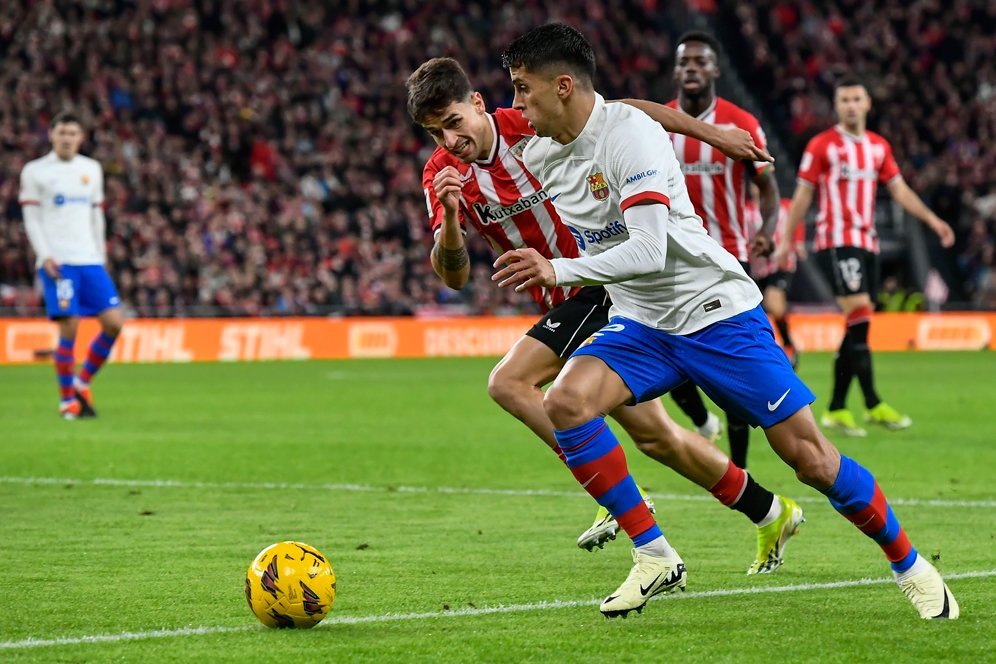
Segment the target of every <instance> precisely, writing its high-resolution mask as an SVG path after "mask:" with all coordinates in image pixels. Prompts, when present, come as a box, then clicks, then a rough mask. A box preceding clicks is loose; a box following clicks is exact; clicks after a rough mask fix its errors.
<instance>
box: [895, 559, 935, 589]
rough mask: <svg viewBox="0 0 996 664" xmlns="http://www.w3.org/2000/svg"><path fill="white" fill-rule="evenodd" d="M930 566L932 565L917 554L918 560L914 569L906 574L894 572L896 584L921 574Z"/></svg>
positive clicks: (910, 569) (914, 564) (915, 561)
mask: <svg viewBox="0 0 996 664" xmlns="http://www.w3.org/2000/svg"><path fill="white" fill-rule="evenodd" d="M928 565H930V563H928V562H927V561H926V560H925V559H924V557H923V556H921V555H920V554H919V553H917V554H916V560H914V561H913V565H912V567H910V568H909V569H908V570H906V571H905V572H893V573H892V575H893V576H894V577H896V583H902V582H903V581H905V580H906V579H908V578H910V577H911V576H913V575H914V574H919V573H920V572H922V571H923V570H925V569H927V566H928Z"/></svg>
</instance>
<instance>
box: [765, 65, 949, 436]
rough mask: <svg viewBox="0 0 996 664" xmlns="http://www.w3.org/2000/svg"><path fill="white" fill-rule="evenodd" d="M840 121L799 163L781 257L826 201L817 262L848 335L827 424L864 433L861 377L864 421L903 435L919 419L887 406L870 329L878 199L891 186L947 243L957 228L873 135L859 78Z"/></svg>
mask: <svg viewBox="0 0 996 664" xmlns="http://www.w3.org/2000/svg"><path fill="white" fill-rule="evenodd" d="M834 108H835V110H836V112H837V118H838V120H839V123H838V124H837V125H835V126H833V127H831V128H830V129H827V130H826V131H824V132H822V133H819V134H817V135H816V136H814V137H813V139H812V140H810V141H809V144H808V145H807V146H806V150H805V152H804V153H803V155H802V163H801V164H800V165H799V175H798V186H797V187H796V189H795V194H794V195H793V196H792V205H791V207H789V218H788V228H786V230H785V237H784V238H783V239H782V245H781V246H780V247H779V248H778V251H777V252H776V256H775V259H776V260H777V261H779V262H781V261H782V260H783V259H784V257H785V256H787V255H788V254H789V253H791V251H792V249H793V247H794V244H795V240H794V237H795V235H794V234H795V228H796V226H797V225H798V224H799V223H800V222H801V221H802V220H803V218H804V217H805V215H806V212H807V211H808V210H809V206H810V204H811V203H812V201H813V196H814V194H815V195H817V196H818V198H819V206H820V207H819V214H818V215H817V217H816V237H815V239H814V242H813V246H814V250H815V258H816V260H817V264H818V265H819V266H820V268H821V270H822V271H823V272H824V273H825V274H826V276H827V279H828V280H829V281H830V283H831V285H832V286H833V290H834V295H835V296H836V299H837V305H838V306H839V307H840V308H841V310H842V311H843V312H844V318H845V331H844V338H843V340H842V341H841V343H840V348H839V349H838V350H837V356H836V358H835V359H834V372H833V394H832V396H831V399H830V405H829V408H828V409H827V411H826V412H825V413H824V415H823V418H822V422H821V423H822V424H823V426H824V427H827V428H829V429H836V430H838V431H841V432H842V433H844V434H845V435H847V436H859V437H860V436H864V435H865V433H866V432H865V430H864V429H862V428H861V427H859V426H858V425H857V424H856V423H855V421H854V416H853V415H852V414H851V412H850V411H849V410H847V391H848V388H849V387H850V385H851V380H852V379H853V378H854V377H855V376H857V378H858V383H859V384H860V385H861V391H862V392H863V393H864V398H865V421H866V422H868V423H870V424H879V425H882V426H884V427H885V428H886V429H889V430H893V431H895V430H900V429H905V428H907V427H908V426H910V425H911V424H912V423H913V421H912V420H911V419H910V418H909V417H908V416H907V415H902V414H900V413H899V412H898V411H897V410H896V409H895V408H893V407H892V406H890V405H889V404H887V403H885V402H884V401H883V400H882V399H881V397H879V395H878V392H877V391H876V390H875V381H874V378H873V375H872V358H871V351H870V350H869V347H868V328H869V325H870V324H871V314H872V306H873V305H872V294H873V293H874V290H875V288H876V287H877V285H878V284H877V283H876V281H877V279H878V251H879V247H878V233H877V232H876V230H875V194H876V191H877V189H878V184H879V183H882V184H885V187H886V189H888V190H889V193H890V194H891V195H892V197H893V199H895V201H896V202H897V203H899V205H900V206H902V208H903V209H904V210H906V211H907V212H909V213H910V214H911V215H913V216H914V217H916V218H917V219H919V220H920V221H922V222H923V223H925V224H926V225H927V226H928V227H930V229H931V230H932V231H934V232H935V233H937V236H938V237H939V238H940V240H941V246H944V247H950V246H952V245H953V244H954V231H952V230H951V227H950V226H948V224H947V223H945V222H944V221H942V220H941V219H940V218H939V217H938V216H937V215H936V214H934V213H933V212H931V211H930V209H929V208H928V207H927V206H926V205H924V203H923V201H922V200H920V197H919V196H917V195H916V193H915V192H914V191H913V190H912V189H910V188H909V186H908V185H907V184H906V181H905V180H904V179H903V176H902V175H901V174H900V172H899V166H897V165H896V160H895V159H894V158H893V156H892V147H891V146H890V145H889V142H888V141H887V140H885V139H884V138H882V137H881V136H879V135H878V134H876V133H874V132H871V131H868V129H867V119H868V112H869V111H870V110H871V97H870V96H869V95H868V90H867V89H866V88H865V86H864V84H862V83H861V81H860V80H858V79H857V78H854V77H850V76H848V77H844V78H841V79H840V80H839V81H838V82H837V84H836V85H835V87H834Z"/></svg>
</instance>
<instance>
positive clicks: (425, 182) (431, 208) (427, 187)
mask: <svg viewBox="0 0 996 664" xmlns="http://www.w3.org/2000/svg"><path fill="white" fill-rule="evenodd" d="M445 166H446V165H445V164H443V163H442V161H441V160H440V159H439V158H438V153H433V155H432V156H431V157H429V161H427V162H426V163H425V168H423V169H422V193H423V194H424V195H425V207H426V210H427V211H428V213H429V228H431V229H432V232H433V234H435V232H436V231H437V230H438V229H439V227H440V226H442V225H443V214H444V212H443V204H442V203H440V202H439V198H437V197H436V188H435V187H433V186H432V181H433V180H434V179H435V178H436V173H438V172H439V171H441V170H443V168H444V167H445ZM457 216H458V217H459V219H460V227H461V228H466V226H465V224H464V220H463V212H458V213H457Z"/></svg>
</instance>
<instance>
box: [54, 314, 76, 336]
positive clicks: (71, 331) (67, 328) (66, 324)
mask: <svg viewBox="0 0 996 664" xmlns="http://www.w3.org/2000/svg"><path fill="white" fill-rule="evenodd" d="M58 325H59V336H60V337H62V338H63V339H75V338H76V332H77V331H78V330H79V326H80V319H79V318H62V319H59V321H58Z"/></svg>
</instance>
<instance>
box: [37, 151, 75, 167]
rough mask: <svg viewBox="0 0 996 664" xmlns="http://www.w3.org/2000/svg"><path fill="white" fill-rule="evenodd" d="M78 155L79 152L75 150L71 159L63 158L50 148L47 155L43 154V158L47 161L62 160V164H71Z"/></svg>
mask: <svg viewBox="0 0 996 664" xmlns="http://www.w3.org/2000/svg"><path fill="white" fill-rule="evenodd" d="M79 156H80V153H79V152H77V153H76V154H74V155H73V158H72V159H67V160H63V159H62V157H60V156H59V155H58V154H56V152H55V150H50V151H49V153H48V154H47V155H45V158H46V159H48V160H49V161H58V162H62V163H64V164H71V163H73V162H74V161H76V158H77V157H79Z"/></svg>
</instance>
